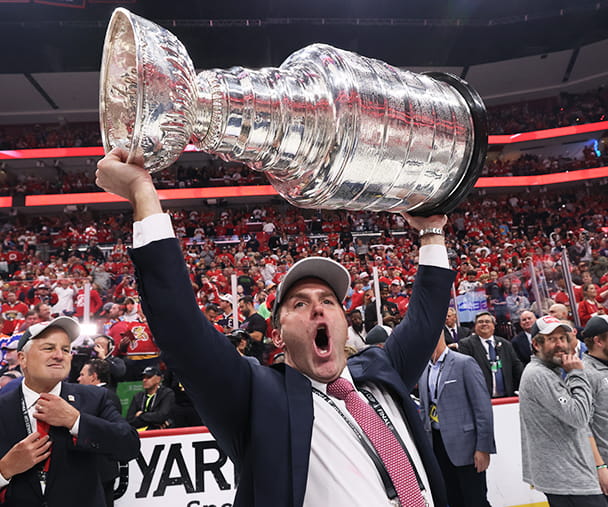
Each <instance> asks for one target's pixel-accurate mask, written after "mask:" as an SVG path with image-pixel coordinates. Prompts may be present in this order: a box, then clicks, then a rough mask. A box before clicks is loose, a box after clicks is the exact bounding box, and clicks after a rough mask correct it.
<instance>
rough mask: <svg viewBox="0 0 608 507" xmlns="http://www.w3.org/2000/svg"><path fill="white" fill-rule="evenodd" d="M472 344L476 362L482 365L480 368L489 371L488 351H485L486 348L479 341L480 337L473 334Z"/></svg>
mask: <svg viewBox="0 0 608 507" xmlns="http://www.w3.org/2000/svg"><path fill="white" fill-rule="evenodd" d="M473 346H474V347H475V355H476V359H477V362H478V363H479V364H480V365H482V368H483V369H485V370H487V371H490V364H489V363H488V353H487V352H486V348H485V347H484V346H483V343H481V338H480V337H479V336H477V335H475V338H473Z"/></svg>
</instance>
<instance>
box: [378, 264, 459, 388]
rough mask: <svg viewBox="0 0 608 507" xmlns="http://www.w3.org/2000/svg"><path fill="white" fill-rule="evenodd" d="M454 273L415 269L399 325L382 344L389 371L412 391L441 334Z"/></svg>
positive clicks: (425, 267) (430, 268)
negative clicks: (393, 372) (390, 364)
mask: <svg viewBox="0 0 608 507" xmlns="http://www.w3.org/2000/svg"><path fill="white" fill-rule="evenodd" d="M454 277H455V273H454V272H453V271H451V270H449V269H444V268H438V267H435V266H425V265H422V266H419V267H418V273H417V275H416V280H415V282H414V286H413V288H412V296H411V298H410V304H409V306H408V310H407V313H406V314H405V318H404V319H403V321H402V322H401V323H400V324H399V325H398V326H397V327H396V328H395V330H394V331H393V333H392V334H391V336H390V337H389V338H388V340H387V341H386V344H385V347H384V348H385V350H386V352H387V353H388V356H389V358H390V361H391V363H392V365H393V367H394V368H395V369H396V370H397V371H398V372H399V375H400V376H401V378H402V380H403V382H404V383H405V385H406V387H407V388H408V390H410V391H411V390H412V389H413V387H414V386H415V384H416V382H417V381H418V379H419V378H420V376H421V375H422V372H423V371H424V368H425V366H426V365H427V362H428V360H429V358H430V357H431V354H432V353H433V350H434V349H435V346H436V345H437V340H438V339H439V335H440V334H441V330H442V329H443V326H444V323H445V316H446V314H447V311H448V304H449V302H450V287H451V286H452V283H453V281H454Z"/></svg>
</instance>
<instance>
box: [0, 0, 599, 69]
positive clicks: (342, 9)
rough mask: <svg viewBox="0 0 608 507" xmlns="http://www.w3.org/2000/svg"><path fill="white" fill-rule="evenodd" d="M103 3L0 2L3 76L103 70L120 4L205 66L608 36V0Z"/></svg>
mask: <svg viewBox="0 0 608 507" xmlns="http://www.w3.org/2000/svg"><path fill="white" fill-rule="evenodd" d="M99 1H100V2H103V3H97V2H95V3H94V2H92V1H91V0H89V1H88V2H85V1H84V0H80V1H78V0H64V1H63V2H62V3H67V4H78V3H81V4H84V7H83V8H74V7H65V6H63V7H60V6H53V5H43V4H39V3H33V2H31V3H14V2H11V0H0V47H2V49H3V51H2V64H1V65H0V73H4V74H19V73H40V72H82V71H98V70H99V66H100V60H101V49H102V45H103V38H104V34H105V30H106V26H107V24H108V20H109V17H110V14H111V12H112V10H113V9H114V8H115V7H117V6H124V7H127V8H129V9H130V10H132V11H133V12H135V13H137V14H140V15H142V16H144V17H146V18H148V19H151V20H154V21H156V22H157V23H159V24H161V25H163V26H165V27H167V28H169V29H170V30H171V31H173V32H174V33H175V34H176V35H177V36H178V38H179V39H180V40H181V41H182V42H183V43H184V45H185V46H186V48H187V49H188V51H189V53H190V55H191V56H192V59H193V61H194V64H195V66H196V67H197V68H199V69H202V68H211V67H230V66H232V65H236V64H238V65H243V66H247V67H261V66H269V65H278V64H280V63H281V62H282V61H283V60H284V59H285V58H286V57H287V56H288V55H289V54H291V53H292V52H294V51H296V50H297V49H300V48H302V47H304V46H306V45H308V44H311V43H313V42H325V43H328V44H331V45H334V46H337V47H341V48H343V49H349V50H353V51H356V52H358V53H360V54H363V55H365V56H369V57H374V58H379V59H382V60H384V61H386V62H388V63H391V64H393V65H397V66H467V65H473V64H479V63H485V62H493V61H500V60H507V59H511V58H517V57H522V56H529V55H538V54H543V53H551V52H555V51H560V50H563V49H571V48H576V47H579V46H581V45H585V44H589V43H591V42H595V41H598V40H603V39H608V0H591V1H590V0H575V1H572V0H562V1H555V0H534V1H508V0H505V1H501V2H496V1H488V0H468V1H465V0H451V1H441V2H439V1H434V0H399V1H397V0H348V1H344V0H306V1H302V0H299V1H294V0H291V1H290V0H250V1H242V0H240V1H239V0H224V1H222V0H220V1H217V0H215V1H213V0H207V1H205V2H200V1H179V0H173V1H170V0H169V1H168V0H161V1H157V0H154V1H153V0H135V1H133V2H112V1H111V0H109V1H108V0H99ZM50 3H52V2H50Z"/></svg>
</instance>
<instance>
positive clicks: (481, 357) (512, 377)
mask: <svg viewBox="0 0 608 507" xmlns="http://www.w3.org/2000/svg"><path fill="white" fill-rule="evenodd" d="M495 328H496V319H495V318H494V316H493V315H492V314H491V313H490V312H487V311H483V312H479V313H478V314H477V315H476V316H475V329H474V330H475V333H474V334H472V335H471V336H468V337H467V338H463V339H462V340H460V342H458V351H459V352H461V353H463V354H467V355H469V356H473V359H475V361H477V364H478V365H479V366H480V367H481V371H482V373H483V376H484V377H485V379H486V384H487V386H488V392H489V393H490V396H492V398H501V397H505V396H514V395H515V391H517V389H518V387H519V379H520V377H521V372H522V371H523V368H524V367H523V365H522V364H521V361H520V360H519V359H518V358H517V354H516V353H515V350H513V346H512V345H511V343H509V341H507V340H505V339H504V338H501V337H500V336H494V329H495Z"/></svg>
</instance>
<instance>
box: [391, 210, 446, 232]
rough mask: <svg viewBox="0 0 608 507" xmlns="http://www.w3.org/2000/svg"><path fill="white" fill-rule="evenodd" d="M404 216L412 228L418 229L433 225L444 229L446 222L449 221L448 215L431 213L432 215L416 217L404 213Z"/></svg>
mask: <svg viewBox="0 0 608 507" xmlns="http://www.w3.org/2000/svg"><path fill="white" fill-rule="evenodd" d="M402 215H403V218H405V220H407V223H408V224H409V225H410V227H411V228H413V229H416V230H417V231H419V230H421V229H429V228H432V227H438V228H439V229H443V228H444V227H445V224H446V223H447V222H448V217H447V216H446V215H431V216H430V217H415V216H412V215H410V214H409V213H405V212H404V213H402Z"/></svg>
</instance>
